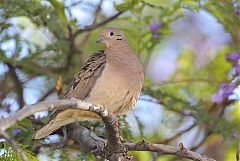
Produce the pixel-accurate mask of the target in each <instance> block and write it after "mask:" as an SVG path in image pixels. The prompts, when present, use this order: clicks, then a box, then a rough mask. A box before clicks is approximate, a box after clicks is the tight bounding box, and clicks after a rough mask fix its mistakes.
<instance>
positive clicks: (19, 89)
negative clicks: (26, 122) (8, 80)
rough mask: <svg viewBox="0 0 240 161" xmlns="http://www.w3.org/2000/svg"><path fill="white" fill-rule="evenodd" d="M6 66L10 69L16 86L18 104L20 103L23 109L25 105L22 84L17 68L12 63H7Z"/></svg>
mask: <svg viewBox="0 0 240 161" xmlns="http://www.w3.org/2000/svg"><path fill="white" fill-rule="evenodd" d="M6 65H7V66H8V68H9V74H10V75H11V76H12V79H13V82H14V83H13V84H14V86H15V91H16V93H17V95H18V103H19V105H20V107H22V106H23V105H24V98H23V85H22V82H21V81H20V80H19V78H18V76H17V73H16V69H15V67H14V66H13V65H12V64H10V63H6Z"/></svg>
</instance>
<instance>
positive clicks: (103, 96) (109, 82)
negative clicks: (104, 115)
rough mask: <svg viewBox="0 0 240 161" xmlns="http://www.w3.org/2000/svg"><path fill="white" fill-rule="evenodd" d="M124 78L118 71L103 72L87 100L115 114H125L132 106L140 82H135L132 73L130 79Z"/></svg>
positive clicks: (139, 87) (137, 94) (137, 93)
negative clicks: (116, 72)
mask: <svg viewBox="0 0 240 161" xmlns="http://www.w3.org/2000/svg"><path fill="white" fill-rule="evenodd" d="M125 78H126V76H124V75H122V76H121V75H119V73H118V75H117V74H115V75H114V74H113V72H105V73H103V75H102V77H101V78H100V79H99V80H97V82H96V84H95V86H94V88H93V89H92V92H91V93H90V95H89V97H88V98H87V100H88V101H90V102H93V103H96V104H101V105H103V106H104V107H105V108H108V109H110V110H111V111H112V112H113V113H115V114H125V113H126V112H127V111H129V110H130V109H132V108H133V107H134V105H135V103H136V100H137V98H138V96H139V93H140V90H141V82H136V81H137V79H136V77H134V75H131V79H130V80H131V81H129V79H125ZM135 79H136V80H135ZM139 81H142V80H139Z"/></svg>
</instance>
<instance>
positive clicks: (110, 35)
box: [33, 28, 144, 139]
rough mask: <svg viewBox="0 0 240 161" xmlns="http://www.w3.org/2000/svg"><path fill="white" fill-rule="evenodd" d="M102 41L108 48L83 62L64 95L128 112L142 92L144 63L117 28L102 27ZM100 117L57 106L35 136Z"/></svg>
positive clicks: (39, 136) (39, 137)
mask: <svg viewBox="0 0 240 161" xmlns="http://www.w3.org/2000/svg"><path fill="white" fill-rule="evenodd" d="M100 42H102V43H104V44H105V46H106V49H105V51H99V52H97V53H94V54H93V55H92V56H91V57H90V58H89V59H88V61H87V62H86V63H85V64H84V65H83V66H82V68H81V70H80V72H79V74H78V75H77V77H75V79H74V80H73V83H72V86H71V87H70V89H69V90H68V91H67V92H66V94H65V98H66V99H71V98H75V99H80V100H86V101H89V102H92V103H96V104H100V105H103V106H104V107H106V108H108V109H109V110H110V111H112V112H113V113H114V114H125V113H126V112H127V111H129V110H130V109H133V107H134V105H135V103H136V101H137V98H138V96H139V94H140V92H141V88H142V84H143V79H144V74H143V67H142V64H141V63H140V61H139V59H138V57H137V56H136V55H134V53H133V51H132V49H131V48H130V46H129V44H128V42H127V39H126V37H125V36H124V34H123V33H122V32H121V31H119V30H118V29H115V28H107V29H104V30H102V31H101V32H100V38H99V39H98V40H97V43H100ZM97 119H100V117H99V116H98V115H97V114H95V113H92V112H88V111H82V110H77V109H65V110H58V111H56V112H55V113H54V114H53V116H52V118H51V119H50V120H49V121H48V123H47V124H46V125H45V126H44V127H42V128H41V129H40V130H38V131H37V132H36V133H35V135H34V136H33V138H34V139H41V138H43V137H45V136H47V135H49V134H51V133H52V132H53V131H55V130H57V129H59V128H60V127H62V126H64V125H67V124H70V123H73V122H77V121H85V120H97Z"/></svg>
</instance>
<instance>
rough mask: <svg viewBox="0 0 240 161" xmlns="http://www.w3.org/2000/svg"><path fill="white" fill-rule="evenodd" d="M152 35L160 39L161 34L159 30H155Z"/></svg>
mask: <svg viewBox="0 0 240 161" xmlns="http://www.w3.org/2000/svg"><path fill="white" fill-rule="evenodd" d="M152 37H153V38H154V39H158V38H159V37H160V34H159V33H158V32H154V33H152Z"/></svg>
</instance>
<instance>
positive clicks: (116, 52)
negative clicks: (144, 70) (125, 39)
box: [105, 44, 141, 71]
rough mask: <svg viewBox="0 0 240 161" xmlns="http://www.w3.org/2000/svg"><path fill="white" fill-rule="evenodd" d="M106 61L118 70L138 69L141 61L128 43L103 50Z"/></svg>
mask: <svg viewBox="0 0 240 161" xmlns="http://www.w3.org/2000/svg"><path fill="white" fill-rule="evenodd" d="M105 53H106V62H107V64H108V65H109V66H113V67H114V68H118V70H125V69H126V70H133V71H135V70H136V69H139V68H140V67H141V63H140V61H139V59H138V57H137V56H136V55H135V54H134V53H133V51H132V49H131V48H130V46H129V45H128V44H120V45H118V46H114V47H111V48H107V49H106V50H105Z"/></svg>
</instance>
